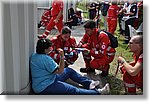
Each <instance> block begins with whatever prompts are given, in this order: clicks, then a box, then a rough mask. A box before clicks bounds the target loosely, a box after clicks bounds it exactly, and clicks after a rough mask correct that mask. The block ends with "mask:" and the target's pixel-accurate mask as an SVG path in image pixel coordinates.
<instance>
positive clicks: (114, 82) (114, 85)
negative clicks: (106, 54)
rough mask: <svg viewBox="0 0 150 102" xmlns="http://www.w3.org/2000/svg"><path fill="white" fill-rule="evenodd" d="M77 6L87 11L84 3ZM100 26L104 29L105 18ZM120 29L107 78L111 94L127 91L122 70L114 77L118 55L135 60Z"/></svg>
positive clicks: (117, 32) (117, 33)
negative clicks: (124, 41)
mask: <svg viewBox="0 0 150 102" xmlns="http://www.w3.org/2000/svg"><path fill="white" fill-rule="evenodd" d="M77 7H79V8H80V9H82V10H83V11H87V9H86V8H85V6H83V4H78V5H77ZM84 17H85V18H88V13H86V14H84ZM100 28H101V29H104V19H103V18H102V19H101V22H100ZM118 30H119V26H118V25H117V29H116V32H115V36H116V37H117V38H118V43H119V46H118V48H116V55H115V58H114V60H113V62H112V63H111V64H110V70H109V75H108V76H107V77H106V80H108V82H109V83H110V85H111V95H123V94H124V93H125V91H124V85H123V80H122V74H121V73H120V71H118V73H117V75H116V77H114V75H115V73H116V69H117V66H118V62H117V57H118V56H119V55H120V56H123V57H124V58H125V59H126V61H132V60H133V58H132V55H133V54H132V53H131V52H129V49H126V48H127V46H128V45H127V44H123V40H124V36H122V35H120V34H119V31H118ZM137 94H143V93H142V92H141V91H140V90H138V92H137Z"/></svg>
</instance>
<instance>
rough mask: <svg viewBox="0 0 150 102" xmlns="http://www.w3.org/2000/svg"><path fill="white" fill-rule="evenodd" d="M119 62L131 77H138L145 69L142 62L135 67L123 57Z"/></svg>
mask: <svg viewBox="0 0 150 102" xmlns="http://www.w3.org/2000/svg"><path fill="white" fill-rule="evenodd" d="M118 61H119V62H120V63H121V64H122V65H123V66H124V68H125V69H126V71H127V72H128V73H129V74H130V75H131V76H136V75H137V74H138V73H139V72H140V71H141V70H142V68H143V65H142V63H141V62H137V63H136V64H135V66H131V65H130V64H129V63H127V62H126V61H125V59H124V58H123V57H121V56H119V57H118Z"/></svg>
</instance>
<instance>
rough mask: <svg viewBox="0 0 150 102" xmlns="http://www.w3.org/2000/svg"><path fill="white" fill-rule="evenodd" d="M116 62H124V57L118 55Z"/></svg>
mask: <svg viewBox="0 0 150 102" xmlns="http://www.w3.org/2000/svg"><path fill="white" fill-rule="evenodd" d="M118 62H119V63H121V64H123V63H124V62H125V59H124V58H123V57H121V56H119V57H118Z"/></svg>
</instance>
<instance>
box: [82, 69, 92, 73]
mask: <svg viewBox="0 0 150 102" xmlns="http://www.w3.org/2000/svg"><path fill="white" fill-rule="evenodd" d="M80 72H82V73H87V72H95V69H91V68H80Z"/></svg>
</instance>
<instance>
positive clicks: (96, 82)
mask: <svg viewBox="0 0 150 102" xmlns="http://www.w3.org/2000/svg"><path fill="white" fill-rule="evenodd" d="M97 85H99V81H94V80H92V82H91V84H90V86H89V89H94V88H95V87H96V86H97Z"/></svg>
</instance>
